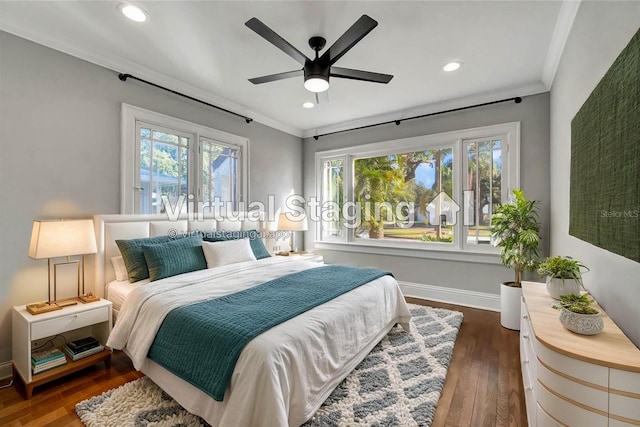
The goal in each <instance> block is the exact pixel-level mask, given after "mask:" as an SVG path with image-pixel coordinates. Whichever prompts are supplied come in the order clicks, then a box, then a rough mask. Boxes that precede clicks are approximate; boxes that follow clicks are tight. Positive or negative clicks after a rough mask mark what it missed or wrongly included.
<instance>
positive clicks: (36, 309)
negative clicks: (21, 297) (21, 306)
mask: <svg viewBox="0 0 640 427" xmlns="http://www.w3.org/2000/svg"><path fill="white" fill-rule="evenodd" d="M61 308H62V307H59V306H57V305H56V304H54V303H48V302H36V303H33V304H27V311H28V312H29V313H31V314H42V313H48V312H50V311H55V310H60V309H61Z"/></svg>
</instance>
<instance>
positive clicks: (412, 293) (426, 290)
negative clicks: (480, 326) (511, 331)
mask: <svg viewBox="0 0 640 427" xmlns="http://www.w3.org/2000/svg"><path fill="white" fill-rule="evenodd" d="M398 284H400V289H402V292H403V293H404V295H405V296H406V297H415V298H422V299H428V300H431V301H437V302H444V303H448V304H456V305H462V306H465V307H473V308H480V309H483V310H490V311H500V295H499V294H487V293H484V292H476V291H467V290H465V289H455V288H445V287H442V286H432V285H424V284H422V283H411V282H400V281H399V282H398Z"/></svg>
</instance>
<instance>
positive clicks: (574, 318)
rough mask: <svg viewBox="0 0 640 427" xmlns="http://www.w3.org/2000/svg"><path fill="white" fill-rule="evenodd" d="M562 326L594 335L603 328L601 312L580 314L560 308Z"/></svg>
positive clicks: (572, 330) (577, 332)
mask: <svg viewBox="0 0 640 427" xmlns="http://www.w3.org/2000/svg"><path fill="white" fill-rule="evenodd" d="M560 323H562V326H564V327H565V328H567V329H568V330H570V331H571V332H575V333H576V334H581V335H596V334H599V333H600V332H602V331H603V330H604V321H603V320H602V314H600V313H598V314H581V313H574V312H573V311H570V310H567V309H566V308H563V309H562V310H560Z"/></svg>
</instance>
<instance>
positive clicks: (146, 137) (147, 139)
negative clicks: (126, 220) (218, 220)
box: [121, 104, 248, 214]
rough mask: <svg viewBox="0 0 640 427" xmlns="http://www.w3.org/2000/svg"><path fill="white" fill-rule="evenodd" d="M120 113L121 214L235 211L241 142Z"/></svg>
mask: <svg viewBox="0 0 640 427" xmlns="http://www.w3.org/2000/svg"><path fill="white" fill-rule="evenodd" d="M122 113H123V114H122V116H123V121H122V127H123V128H122V131H123V138H122V163H123V167H122V199H121V204H122V206H121V211H122V213H137V214H154V213H165V212H171V213H179V212H192V211H193V212H194V213H195V211H198V212H200V210H203V211H206V210H207V209H212V207H214V206H217V209H221V212H223V213H224V212H225V210H228V211H235V210H237V209H238V205H239V202H240V201H242V200H243V198H244V197H246V195H247V182H248V179H247V170H248V160H247V156H246V153H247V149H248V140H247V139H245V138H241V137H238V136H235V135H231V134H228V133H226V132H221V131H218V130H215V129H211V128H207V127H204V126H201V125H198V124H195V123H190V122H187V121H184V120H180V119H176V118H173V117H169V116H165V115H162V114H159V113H154V112H152V111H148V110H143V109H141V108H137V107H133V106H131V105H127V104H123V107H122ZM167 203H168V206H167Z"/></svg>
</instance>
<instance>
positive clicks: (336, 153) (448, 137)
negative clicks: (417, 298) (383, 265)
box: [315, 122, 520, 264]
mask: <svg viewBox="0 0 640 427" xmlns="http://www.w3.org/2000/svg"><path fill="white" fill-rule="evenodd" d="M497 136H498V137H500V138H501V139H502V151H503V158H502V177H503V178H502V184H503V186H502V201H503V202H506V201H507V199H508V195H509V194H510V193H511V191H512V190H513V189H517V188H520V122H510V123H503V124H496V125H490V126H483V127H477V128H471V129H464V130H458V131H452V132H444V133H439V134H433V135H423V136H418V137H412V138H405V139H398V140H391V141H383V142H375V143H371V144H364V145H358V146H353V147H347V148H339V149H334V150H325V151H318V152H316V153H315V162H316V165H315V167H316V194H317V195H318V197H319V198H321V197H322V196H323V194H324V193H323V188H322V186H323V182H322V181H323V177H322V169H323V163H324V161H326V160H335V159H337V158H344V165H345V170H344V176H345V178H344V185H345V188H344V195H345V202H346V201H353V200H354V195H353V180H354V170H353V161H354V160H355V159H358V158H367V157H378V156H384V155H389V154H397V153H408V152H412V151H422V150H431V149H437V148H447V147H452V148H453V156H454V176H453V180H454V185H453V194H452V195H451V196H452V198H453V199H454V200H455V201H456V202H458V203H459V204H460V211H459V212H458V218H457V221H456V224H455V226H454V236H455V237H456V238H455V239H454V243H452V244H450V245H447V244H439V243H431V242H417V241H405V240H403V241H401V242H398V241H393V240H385V239H380V240H378V239H356V238H355V233H354V229H353V228H347V230H346V233H345V237H344V238H331V239H324V240H323V239H322V234H321V233H322V224H321V221H318V223H316V239H315V247H316V248H317V249H334V250H341V251H349V252H365V253H375V254H387V255H399V256H412V257H420V258H435V259H448V260H464V261H475V262H487V263H496V264H497V263H499V262H500V261H499V258H498V257H497V256H496V255H497V254H498V253H499V250H498V248H494V247H493V246H491V245H478V244H468V243H467V235H466V227H464V225H463V223H464V221H463V203H462V201H463V182H464V181H463V177H464V176H465V170H466V169H464V167H465V166H466V155H465V153H463V143H464V141H468V140H477V139H482V138H495V137H497ZM320 202H323V201H322V200H320Z"/></svg>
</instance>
